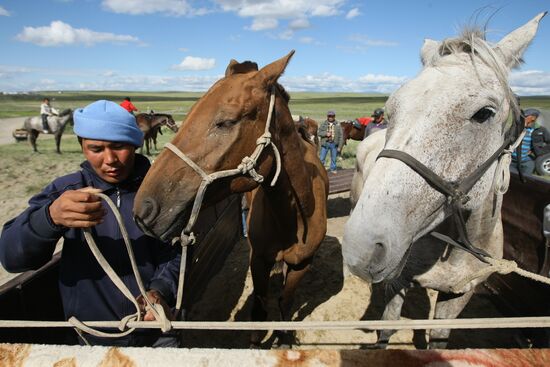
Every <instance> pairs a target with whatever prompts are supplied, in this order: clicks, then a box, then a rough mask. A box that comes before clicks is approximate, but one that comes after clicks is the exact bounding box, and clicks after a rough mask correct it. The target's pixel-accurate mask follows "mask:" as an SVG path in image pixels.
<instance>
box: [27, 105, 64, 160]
mask: <svg viewBox="0 0 550 367" xmlns="http://www.w3.org/2000/svg"><path fill="white" fill-rule="evenodd" d="M69 123H70V124H72V123H73V111H72V110H71V109H70V108H69V109H66V110H63V111H61V112H60V113H59V115H58V116H49V117H48V126H49V128H50V133H49V134H53V135H54V137H55V147H56V152H57V153H59V154H61V150H60V145H61V136H62V135H63V131H64V130H65V126H67V124H69ZM23 129H25V130H27V132H28V135H27V139H28V141H29V143H30V144H31V146H32V150H33V151H34V152H38V149H37V148H36V139H37V138H38V135H40V134H41V133H42V130H43V129H44V127H43V125H42V117H41V116H34V117H29V118H27V119H26V120H25V122H24V123H23Z"/></svg>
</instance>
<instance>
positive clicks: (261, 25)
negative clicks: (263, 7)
mask: <svg viewBox="0 0 550 367" xmlns="http://www.w3.org/2000/svg"><path fill="white" fill-rule="evenodd" d="M278 25H279V22H278V21H277V19H274V18H255V19H254V20H253V21H252V25H251V26H250V27H248V28H247V29H250V30H251V31H265V30H266V29H275V28H277V26H278Z"/></svg>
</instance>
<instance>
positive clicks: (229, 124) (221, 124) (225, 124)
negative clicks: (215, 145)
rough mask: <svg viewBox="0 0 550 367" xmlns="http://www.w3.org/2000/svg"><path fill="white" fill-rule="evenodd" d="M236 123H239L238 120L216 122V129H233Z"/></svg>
mask: <svg viewBox="0 0 550 367" xmlns="http://www.w3.org/2000/svg"><path fill="white" fill-rule="evenodd" d="M236 123H237V120H223V121H218V122H216V127H217V128H228V127H232V126H233V125H235V124H236Z"/></svg>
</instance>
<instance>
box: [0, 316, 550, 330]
mask: <svg viewBox="0 0 550 367" xmlns="http://www.w3.org/2000/svg"><path fill="white" fill-rule="evenodd" d="M169 323H170V325H171V327H172V329H175V330H201V329H204V330H352V329H367V330H411V329H413V330H417V329H508V328H549V327H550V317H548V316H537V317H501V318H471V319H470V318H468V319H434V320H426V319H422V320H352V321H263V322H255V321H169ZM84 324H85V325H87V326H89V327H94V328H96V327H99V328H112V327H116V326H117V324H118V322H116V321H86V322H84ZM161 326H162V323H159V322H158V321H129V322H128V327H131V328H135V329H138V328H140V329H158V328H160V327H161ZM63 327H72V325H71V324H70V323H68V322H66V321H35V320H1V321H0V328H63Z"/></svg>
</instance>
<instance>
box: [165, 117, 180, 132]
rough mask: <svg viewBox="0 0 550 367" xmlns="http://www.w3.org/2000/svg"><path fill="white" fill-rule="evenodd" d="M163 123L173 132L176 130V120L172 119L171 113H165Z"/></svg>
mask: <svg viewBox="0 0 550 367" xmlns="http://www.w3.org/2000/svg"><path fill="white" fill-rule="evenodd" d="M164 116H165V119H164V124H165V125H166V126H167V127H168V128H169V129H170V130H172V131H173V132H175V133H177V132H178V125H176V122H175V121H174V118H173V117H172V115H169V114H165V115H164Z"/></svg>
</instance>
